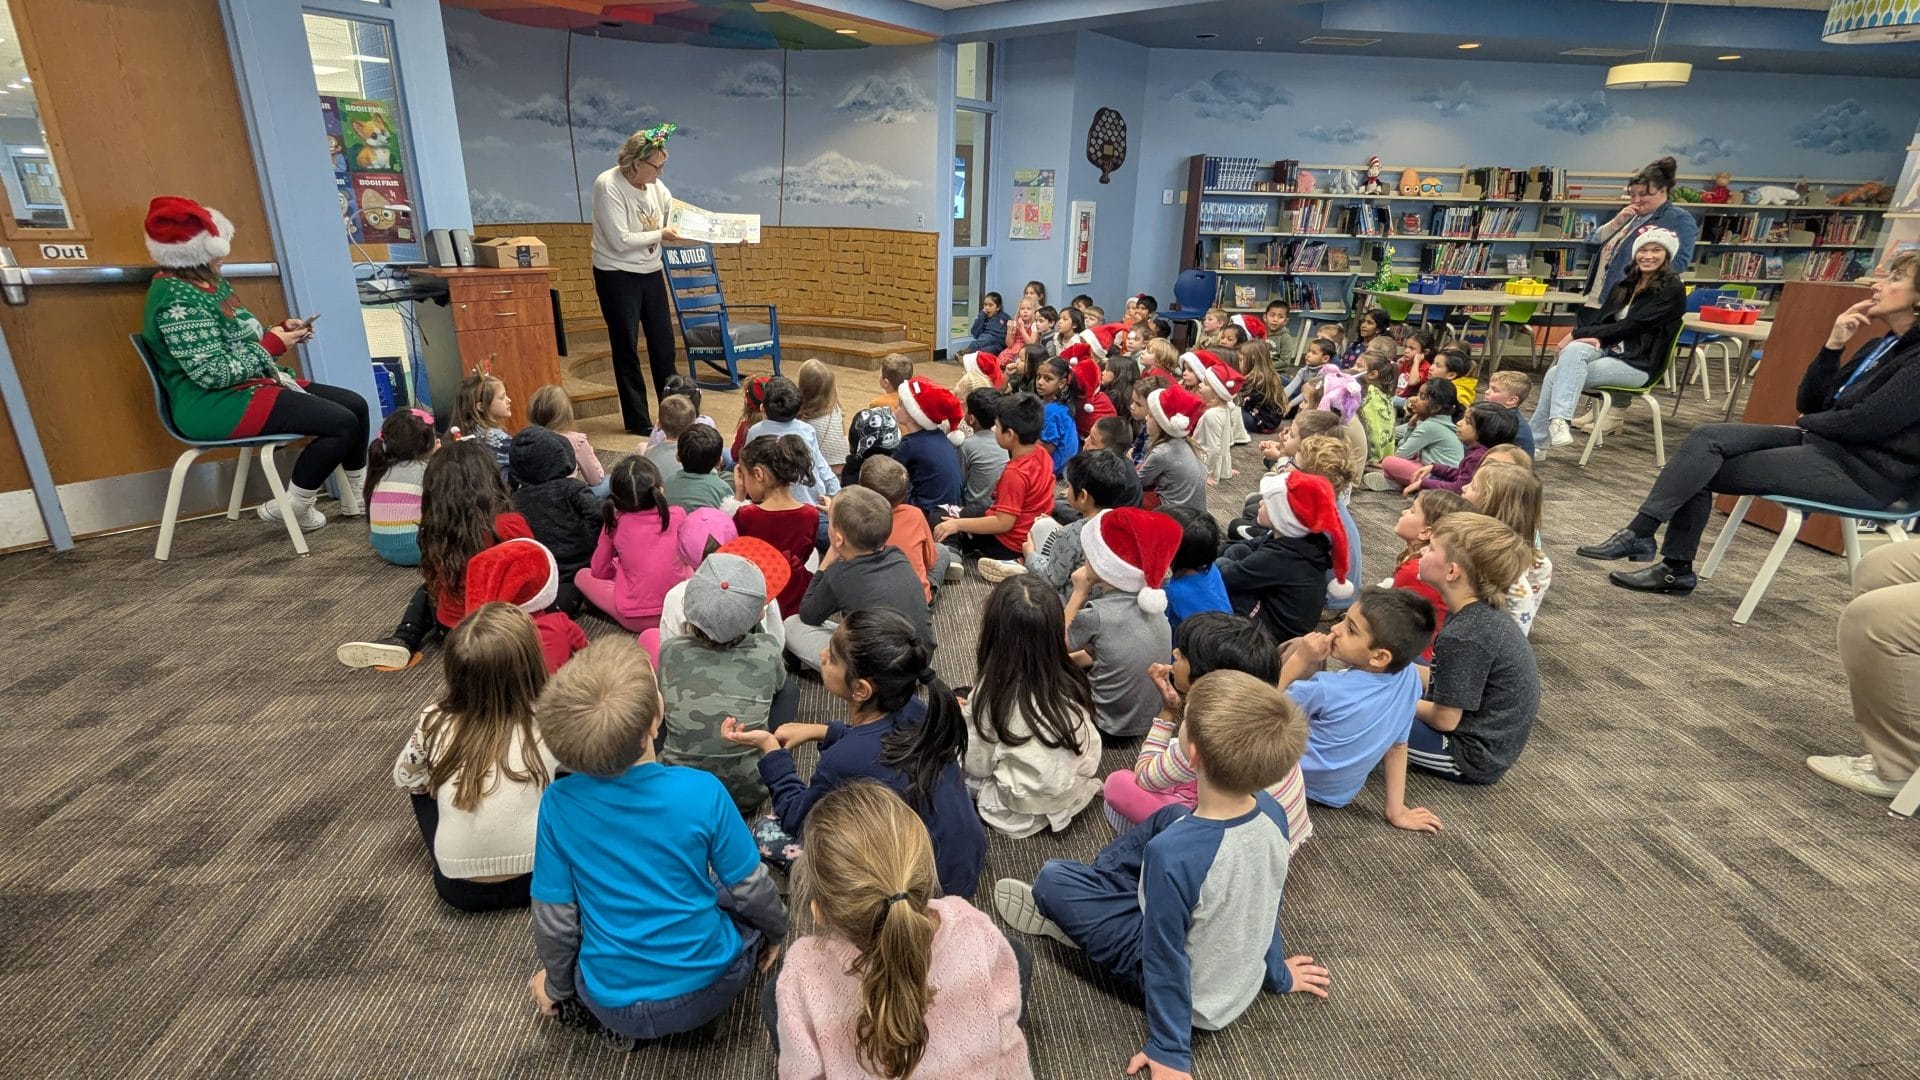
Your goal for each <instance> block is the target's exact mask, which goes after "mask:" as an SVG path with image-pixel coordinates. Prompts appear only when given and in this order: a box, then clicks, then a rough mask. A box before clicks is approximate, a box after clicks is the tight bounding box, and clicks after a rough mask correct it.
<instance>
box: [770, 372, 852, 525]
mask: <svg viewBox="0 0 1920 1080" xmlns="http://www.w3.org/2000/svg"><path fill="white" fill-rule="evenodd" d="M765 400H766V418H765V419H763V420H761V421H760V422H759V423H757V424H755V425H753V427H751V428H749V429H748V430H747V441H748V442H752V441H753V440H755V439H759V438H764V437H766V436H768V435H796V436H799V438H800V441H801V442H803V443H805V444H806V447H807V460H808V462H809V464H810V466H811V473H810V475H809V476H808V478H807V480H806V482H805V483H801V484H796V485H794V489H793V497H794V498H795V499H797V500H799V501H801V502H804V503H816V504H824V503H825V501H826V500H827V499H828V498H830V497H831V496H834V495H837V494H839V493H840V478H839V477H838V476H835V475H834V472H833V470H832V469H831V468H829V467H828V466H827V459H826V458H824V457H822V456H821V454H820V442H819V439H818V437H817V436H815V435H814V433H813V425H812V424H809V423H807V422H806V421H805V420H802V419H800V388H799V387H797V386H795V385H793V383H792V382H791V381H789V380H787V379H784V378H781V377H780V376H778V375H776V376H774V377H773V378H772V379H770V380H768V381H767V388H766V393H765Z"/></svg>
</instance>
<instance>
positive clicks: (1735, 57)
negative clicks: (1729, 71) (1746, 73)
mask: <svg viewBox="0 0 1920 1080" xmlns="http://www.w3.org/2000/svg"><path fill="white" fill-rule="evenodd" d="M1714 59H1715V60H1738V59H1740V54H1739V53H1737V52H1735V53H1728V54H1727V55H1725V56H1716V57H1714Z"/></svg>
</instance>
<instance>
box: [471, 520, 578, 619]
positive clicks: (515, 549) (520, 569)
mask: <svg viewBox="0 0 1920 1080" xmlns="http://www.w3.org/2000/svg"><path fill="white" fill-rule="evenodd" d="M559 595H560V564H559V563H557V562H555V561H554V558H553V552H551V551H548V550H547V546H546V545H545V544H542V543H541V542H540V541H538V540H529V539H526V538H524V537H523V538H520V539H516V540H505V541H502V542H500V543H498V544H495V545H493V546H492V547H490V548H488V549H486V550H485V551H482V552H481V553H480V554H478V555H475V556H474V557H473V558H471V559H469V560H467V610H466V613H467V614H472V613H473V611H474V609H475V608H478V607H479V606H480V605H482V604H490V603H493V602H494V601H496V600H499V601H503V602H505V603H509V604H512V605H514V606H515V607H517V608H519V609H520V610H522V611H525V612H527V613H528V614H537V613H539V612H542V611H545V610H547V609H548V608H550V607H552V606H553V601H554V599H555V598H556V597H558V596H559Z"/></svg>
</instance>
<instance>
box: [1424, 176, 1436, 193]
mask: <svg viewBox="0 0 1920 1080" xmlns="http://www.w3.org/2000/svg"><path fill="white" fill-rule="evenodd" d="M1420 194H1422V195H1438V194H1440V178H1439V177H1437V176H1429V177H1427V178H1426V179H1425V180H1422V181H1420Z"/></svg>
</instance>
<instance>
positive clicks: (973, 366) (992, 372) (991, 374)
mask: <svg viewBox="0 0 1920 1080" xmlns="http://www.w3.org/2000/svg"><path fill="white" fill-rule="evenodd" d="M960 366H961V367H963V368H966V369H967V374H969V375H971V376H973V377H974V378H976V379H985V380H987V381H988V382H990V383H992V384H993V388H994V389H995V390H998V389H1000V388H1001V387H1003V386H1005V385H1007V379H1006V376H1005V375H1002V374H1001V373H1000V358H999V357H998V356H996V355H994V354H993V353H990V352H970V353H967V354H965V355H963V356H961V357H960Z"/></svg>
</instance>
